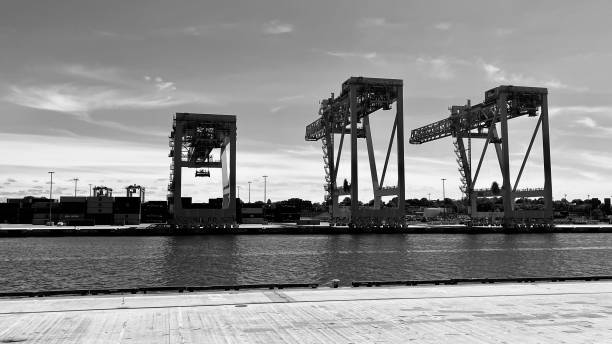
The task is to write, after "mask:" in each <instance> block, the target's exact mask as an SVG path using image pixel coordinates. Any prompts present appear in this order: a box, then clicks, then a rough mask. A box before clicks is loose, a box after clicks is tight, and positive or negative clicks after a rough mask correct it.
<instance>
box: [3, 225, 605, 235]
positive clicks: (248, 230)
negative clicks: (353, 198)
mask: <svg viewBox="0 0 612 344" xmlns="http://www.w3.org/2000/svg"><path fill="white" fill-rule="evenodd" d="M531 233H533V234H536V233H537V234H543V233H612V225H609V224H598V225H567V224H563V225H556V226H554V227H553V228H532V229H504V228H502V227H484V226H482V227H466V226H464V225H408V226H406V227H403V228H365V229H364V228H349V227H347V226H333V227H332V226H329V225H318V226H315V225H296V224H288V223H279V224H268V225H241V226H240V227H238V228H193V229H171V228H168V227H164V226H150V225H139V226H87V227H68V226H36V225H2V226H0V238H10V237H13V238H15V237H17V238H18V237H64V236H182V235H265V234H292V235H302V234H328V235H329V234H531Z"/></svg>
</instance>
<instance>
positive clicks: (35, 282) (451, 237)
mask: <svg viewBox="0 0 612 344" xmlns="http://www.w3.org/2000/svg"><path fill="white" fill-rule="evenodd" d="M611 253H612V235H611V234H606V233H552V234H511V235H504V234H479V235H465V234H431V235H429V234H419V235H410V234H358V235H261V236H258V235H251V236H249V235H224V236H213V235H208V236H206V235H203V236H180V237H179V236H177V237H172V236H168V237H161V236H151V237H55V238H3V239H0V291H29V290H51V289H54V290H55V289H76V288H118V287H142V286H185V285H218V284H245V283H300V282H301V283H305V282H317V283H321V284H328V283H329V282H330V281H331V280H332V279H334V278H338V279H340V280H341V284H342V285H348V284H350V282H351V281H354V280H397V279H434V278H479V277H527V276H576V275H580V276H587V275H612V263H611V262H610V260H609V257H610V254H611Z"/></svg>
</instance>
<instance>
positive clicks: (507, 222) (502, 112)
mask: <svg viewBox="0 0 612 344" xmlns="http://www.w3.org/2000/svg"><path fill="white" fill-rule="evenodd" d="M497 108H498V111H499V116H500V117H501V132H502V137H501V141H502V142H501V146H502V147H501V151H502V152H501V153H502V154H501V160H500V159H499V158H500V157H499V154H498V160H499V161H500V165H501V170H502V178H503V186H502V194H503V198H504V226H505V227H510V226H511V225H512V218H513V209H512V203H514V200H513V199H512V189H511V185H510V142H509V140H508V109H507V108H506V95H505V94H501V95H500V96H499V98H498V100H497ZM496 144H497V143H496ZM497 152H499V150H497Z"/></svg>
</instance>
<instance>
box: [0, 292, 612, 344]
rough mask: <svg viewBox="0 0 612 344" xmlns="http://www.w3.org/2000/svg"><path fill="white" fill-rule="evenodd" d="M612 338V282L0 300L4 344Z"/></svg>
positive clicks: (0, 336) (0, 333) (0, 334)
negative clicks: (12, 343)
mask: <svg viewBox="0 0 612 344" xmlns="http://www.w3.org/2000/svg"><path fill="white" fill-rule="evenodd" d="M410 341H413V342H417V343H473V342H482V343H499V342H508V343H515V342H519V341H521V342H524V343H537V342H558V343H563V342H566V343H581V342H584V343H587V342H590V343H593V342H595V343H603V342H611V341H612V282H609V281H594V282H575V281H572V282H557V283H551V282H548V283H545V282H543V283H520V284H519V283H516V284H515V283H501V284H493V285H490V284H464V285H449V286H446V285H445V286H413V287H371V288H367V287H365V288H338V289H332V288H329V289H328V288H319V289H275V290H273V291H270V290H244V291H229V292H228V291H207V292H193V293H181V294H178V293H177V294H174V293H158V294H138V295H132V294H126V295H105V296H82V297H66V296H60V297H44V298H3V299H0V343H10V342H22V343H372V342H377V343H403V342H410Z"/></svg>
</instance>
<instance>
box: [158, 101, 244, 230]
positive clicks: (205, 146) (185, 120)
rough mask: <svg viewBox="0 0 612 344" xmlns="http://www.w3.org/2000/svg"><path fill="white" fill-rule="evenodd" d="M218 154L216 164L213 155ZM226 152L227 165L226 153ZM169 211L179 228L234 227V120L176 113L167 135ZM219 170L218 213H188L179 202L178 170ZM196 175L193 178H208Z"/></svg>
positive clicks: (179, 173) (179, 183) (207, 211)
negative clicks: (168, 151)
mask: <svg viewBox="0 0 612 344" xmlns="http://www.w3.org/2000/svg"><path fill="white" fill-rule="evenodd" d="M214 150H219V151H220V152H219V157H220V158H219V160H214V158H213V154H212V153H213V151H214ZM228 150H229V165H228V161H227V160H228V159H227V153H228ZM168 156H169V157H171V158H172V164H171V165H170V183H169V184H168V191H169V193H168V203H169V211H170V213H171V214H172V215H173V222H174V224H177V225H180V226H207V227H228V226H234V225H235V224H236V116H230V115H211V114H195V113H177V114H176V115H175V116H174V120H173V125H172V132H171V134H170V154H169V155H168ZM182 167H188V168H195V169H197V168H200V169H203V168H206V169H210V168H220V169H221V170H222V190H223V202H222V208H221V209H200V208H198V209H189V208H185V207H183V204H182V201H181V180H182V175H181V168H182ZM202 171H203V170H201V171H196V176H198V177H199V176H210V172H209V173H208V174H207V175H206V174H204V173H202Z"/></svg>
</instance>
